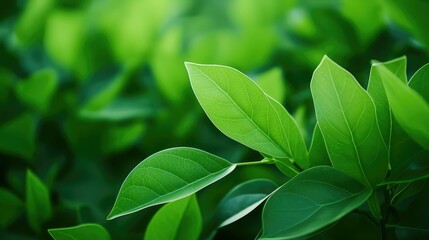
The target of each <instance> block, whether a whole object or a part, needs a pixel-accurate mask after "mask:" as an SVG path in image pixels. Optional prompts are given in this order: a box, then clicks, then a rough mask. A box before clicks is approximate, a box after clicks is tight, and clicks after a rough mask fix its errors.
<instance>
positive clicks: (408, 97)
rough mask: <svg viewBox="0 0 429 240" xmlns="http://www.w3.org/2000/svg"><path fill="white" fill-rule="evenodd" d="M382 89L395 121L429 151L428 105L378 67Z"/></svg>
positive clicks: (382, 68) (386, 71) (391, 74)
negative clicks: (381, 77)
mask: <svg viewBox="0 0 429 240" xmlns="http://www.w3.org/2000/svg"><path fill="white" fill-rule="evenodd" d="M379 71H380V74H384V75H385V77H384V78H383V84H384V88H385V90H386V94H387V98H388V99H389V105H390V107H391V109H392V113H393V115H394V116H395V119H396V121H398V123H399V125H401V127H402V128H403V129H404V131H405V132H406V133H408V134H409V135H410V137H412V138H413V139H414V140H415V141H416V142H417V143H419V144H420V145H421V146H422V147H423V148H425V149H428V150H429V124H428V122H429V105H428V103H427V102H426V101H425V100H424V99H423V98H422V96H420V95H419V94H418V93H417V92H416V91H414V90H413V89H411V88H410V87H408V86H407V84H406V83H403V82H401V80H399V79H398V78H397V77H396V76H395V75H394V74H393V73H392V72H391V71H390V70H389V69H387V68H386V67H383V66H380V68H379Z"/></svg>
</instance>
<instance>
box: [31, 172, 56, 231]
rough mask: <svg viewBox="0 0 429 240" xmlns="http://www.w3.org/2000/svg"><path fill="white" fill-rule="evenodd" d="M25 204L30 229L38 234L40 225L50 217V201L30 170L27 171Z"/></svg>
mask: <svg viewBox="0 0 429 240" xmlns="http://www.w3.org/2000/svg"><path fill="white" fill-rule="evenodd" d="M25 203H26V207H27V218H28V223H29V224H30V227H31V228H32V229H33V230H34V231H36V232H40V228H41V225H42V224H43V223H44V222H46V221H47V220H49V219H50V218H51V216H52V209H51V199H50V197H49V192H48V189H47V188H46V186H45V185H44V184H43V182H42V181H40V179H39V178H38V177H37V176H36V175H34V173H33V172H31V170H27V177H26V199H25Z"/></svg>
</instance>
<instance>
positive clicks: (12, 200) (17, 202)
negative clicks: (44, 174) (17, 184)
mask: <svg viewBox="0 0 429 240" xmlns="http://www.w3.org/2000/svg"><path fill="white" fill-rule="evenodd" d="M22 210H23V203H22V201H21V199H19V198H18V197H17V196H15V194H13V193H11V192H10V191H8V190H7V189H5V188H0V229H3V228H5V227H7V226H8V225H9V224H10V223H12V222H13V221H14V220H15V219H16V217H17V216H18V215H19V213H20V212H21V211H22Z"/></svg>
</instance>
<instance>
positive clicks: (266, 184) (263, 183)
mask: <svg viewBox="0 0 429 240" xmlns="http://www.w3.org/2000/svg"><path fill="white" fill-rule="evenodd" d="M276 188H277V186H276V184H275V183H273V182H272V181H269V180H265V179H254V180H250V181H247V182H244V183H241V184H239V185H237V186H236V187H234V188H233V189H232V190H231V191H230V192H228V194H227V195H226V196H225V197H224V198H223V199H222V201H221V202H220V203H219V205H218V207H217V210H216V214H215V221H216V225H217V226H218V228H221V227H223V226H226V225H228V224H231V223H233V222H235V221H237V220H239V219H241V218H242V217H244V216H246V215H247V214H249V213H250V212H252V211H253V210H254V209H255V208H256V207H258V206H259V205H260V204H261V203H262V202H264V201H265V199H266V198H267V197H268V196H269V195H270V194H271V193H272V192H273V191H274V190H276Z"/></svg>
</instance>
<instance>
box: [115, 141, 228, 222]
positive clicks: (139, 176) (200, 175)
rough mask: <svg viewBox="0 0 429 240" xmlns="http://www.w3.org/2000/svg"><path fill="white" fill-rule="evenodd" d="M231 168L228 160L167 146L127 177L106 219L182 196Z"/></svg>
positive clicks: (193, 191) (209, 182) (201, 186)
mask: <svg viewBox="0 0 429 240" xmlns="http://www.w3.org/2000/svg"><path fill="white" fill-rule="evenodd" d="M234 168H235V165H233V164H231V163H230V162H228V161H226V160H224V159H222V158H219V157H217V156H214V155H212V154H210V153H207V152H204V151H202V150H198V149H194V148H185V147H182V148H170V149H167V150H163V151H161V152H158V153H155V154H153V155H151V156H149V157H148V158H146V159H145V160H143V161H142V162H141V163H140V164H138V165H137V166H136V167H135V168H134V169H133V170H132V171H131V172H130V174H129V175H128V176H127V178H126V179H125V181H124V183H123V184H122V186H121V189H120V190H119V193H118V197H117V198H116V202H115V204H114V206H113V209H112V211H111V212H110V214H109V216H108V219H109V220H110V219H113V218H117V217H120V216H123V215H126V214H130V213H133V212H136V211H139V210H141V209H144V208H147V207H150V206H154V205H158V204H162V203H167V202H171V201H174V200H177V199H180V198H183V197H186V196H188V195H190V194H192V193H195V192H197V191H198V190H200V189H202V188H204V187H206V186H207V185H210V184H211V183H213V182H215V181H217V180H219V179H221V178H223V177H224V176H226V175H228V174H229V173H230V172H231V171H232V170H234Z"/></svg>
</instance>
